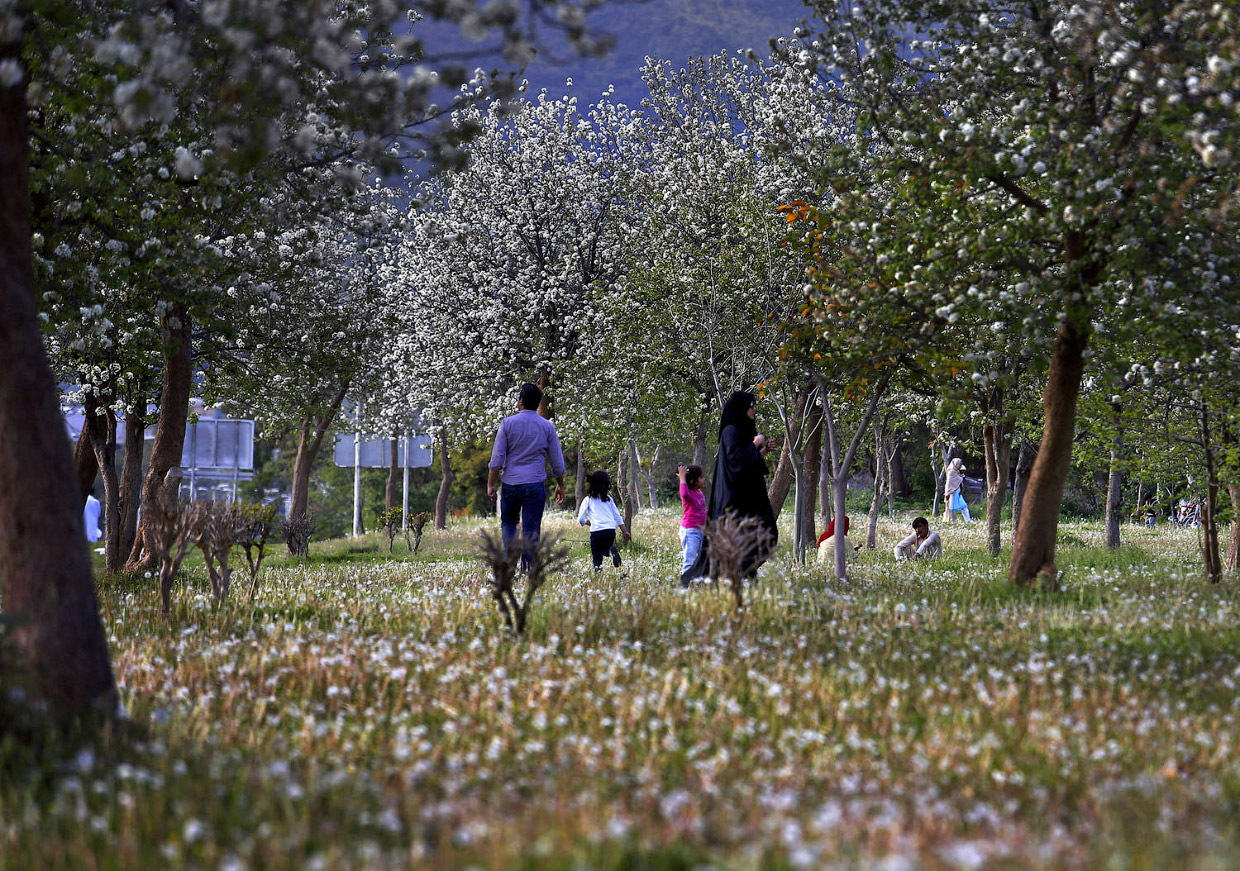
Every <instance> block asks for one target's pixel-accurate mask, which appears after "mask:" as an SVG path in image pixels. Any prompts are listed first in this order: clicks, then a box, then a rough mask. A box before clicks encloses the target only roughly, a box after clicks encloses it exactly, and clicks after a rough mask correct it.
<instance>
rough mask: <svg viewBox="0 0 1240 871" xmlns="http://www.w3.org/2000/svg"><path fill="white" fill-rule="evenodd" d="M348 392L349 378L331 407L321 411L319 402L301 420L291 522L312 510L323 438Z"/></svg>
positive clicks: (291, 503)
mask: <svg viewBox="0 0 1240 871" xmlns="http://www.w3.org/2000/svg"><path fill="white" fill-rule="evenodd" d="M348 392H349V379H348V378H346V379H345V380H344V383H343V384H341V385H340V389H339V390H337V391H336V395H335V396H334V397H332V401H331V403H330V404H328V406H327V407H326V408H325V409H323V410H322V411H320V410H319V409H318V407H317V403H316V404H315V405H312V406H311V407H310V408H309V409H307V410H306V415H305V417H303V418H302V419H301V427H300V428H299V430H298V437H297V459H295V460H294V461H293V481H292V487H291V491H290V493H289V507H288V516H289V519H290V520H291V519H293V518H298V517H305V516H306V510H307V509H308V508H309V507H310V470H311V469H312V468H314V461H315V460H317V459H318V457H319V450H320V449H322V447H323V437H324V436H326V435H327V430H328V428H329V427H330V426H331V423H332V421H333V420H334V419H335V417H336V412H337V411H339V410H340V405H341V403H343V402H344V397H345V394H347V393H348Z"/></svg>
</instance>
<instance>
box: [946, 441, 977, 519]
mask: <svg viewBox="0 0 1240 871" xmlns="http://www.w3.org/2000/svg"><path fill="white" fill-rule="evenodd" d="M943 492H944V493H946V494H947V510H946V511H944V512H943V519H944V520H945V521H947V522H948V523H950V522H951V521H952V519H953V518H952V515H953V514H954V513H959V514H960V516H961V517H962V518H964V519H965V520H966V521H971V520H973V517H972V516H971V515H970V514H969V503H968V502H966V501H965V500H964V460H962V459H961V458H960V457H956V459H954V460H952V461H951V465H949V466H948V467H947V481H946V483H945V484H944V486H943Z"/></svg>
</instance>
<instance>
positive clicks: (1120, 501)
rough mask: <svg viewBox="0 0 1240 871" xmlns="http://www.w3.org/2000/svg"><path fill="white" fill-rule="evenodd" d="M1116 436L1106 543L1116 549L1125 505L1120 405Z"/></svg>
mask: <svg viewBox="0 0 1240 871" xmlns="http://www.w3.org/2000/svg"><path fill="white" fill-rule="evenodd" d="M1115 418H1116V421H1115V424H1116V426H1115V438H1114V440H1113V441H1112V442H1111V471H1110V474H1109V475H1108V477H1107V507H1106V545H1107V547H1108V548H1109V549H1111V550H1115V549H1116V548H1118V547H1119V546H1120V530H1119V521H1120V517H1121V513H1120V512H1121V509H1122V508H1123V505H1124V472H1123V462H1124V427H1123V425H1121V424H1120V422H1119V406H1116V407H1115Z"/></svg>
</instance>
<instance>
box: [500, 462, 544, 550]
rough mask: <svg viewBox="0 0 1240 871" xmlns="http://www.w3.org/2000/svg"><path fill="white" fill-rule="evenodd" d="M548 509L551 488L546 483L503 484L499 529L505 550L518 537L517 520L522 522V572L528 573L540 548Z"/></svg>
mask: <svg viewBox="0 0 1240 871" xmlns="http://www.w3.org/2000/svg"><path fill="white" fill-rule="evenodd" d="M546 507H547V485H546V483H545V482H543V481H537V482H535V483H533V484H503V485H501V486H500V490H499V528H500V533H501V534H502V535H503V538H504V547H508V545H509V543H510V542H511V541H512V540H513V539H514V538H515V537H516V535H517V519H518V518H520V520H521V532H522V537H523V538H524V540H525V547H524V548H523V551H522V553H521V568H522V569H525V570H528V569H529V567H530V557H531V556H532V555H533V553H534V548H536V547H538V537H539V535H540V534H541V533H542V517H543V509H545V508H546Z"/></svg>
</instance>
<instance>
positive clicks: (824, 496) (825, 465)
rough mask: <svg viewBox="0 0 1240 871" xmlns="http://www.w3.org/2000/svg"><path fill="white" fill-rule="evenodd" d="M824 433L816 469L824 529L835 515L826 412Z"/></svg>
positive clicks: (824, 415) (824, 414)
mask: <svg viewBox="0 0 1240 871" xmlns="http://www.w3.org/2000/svg"><path fill="white" fill-rule="evenodd" d="M823 404H824V406H825V405H826V398H825V397H824V398H823ZM823 421H824V433H823V445H822V447H823V453H822V463H821V464H820V466H819V469H818V504H819V505H820V506H822V528H823V529H824V530H825V529H826V528H827V527H828V526H830V525H831V518H832V517H834V516H835V513H834V512H835V507H834V506H835V501H834V499H835V497H834V495H833V494H834V493H835V486H834V484H833V482H832V478H831V462H832V460H831V439H830V437H829V434H827V433H826V432H825V422H826V412H825V411H824V412H823Z"/></svg>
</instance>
